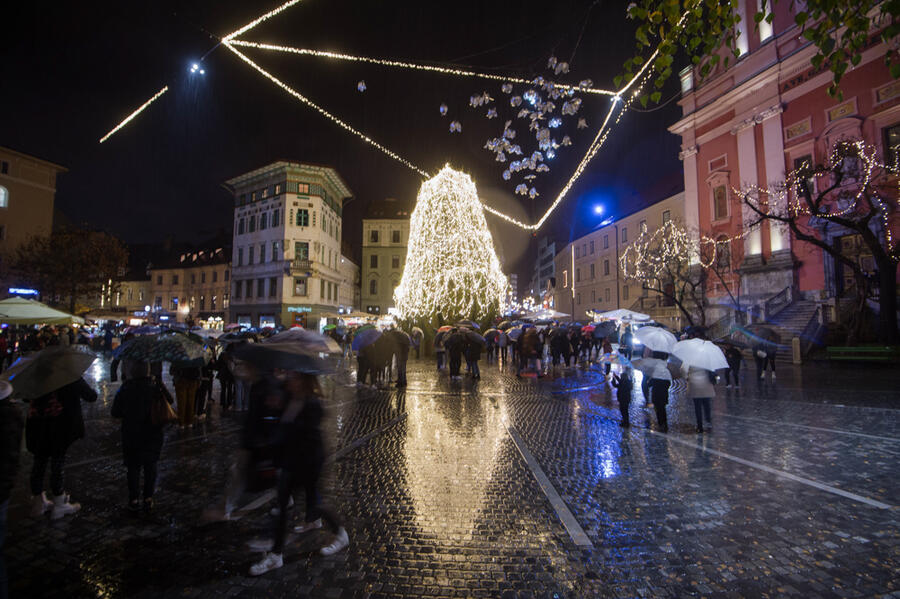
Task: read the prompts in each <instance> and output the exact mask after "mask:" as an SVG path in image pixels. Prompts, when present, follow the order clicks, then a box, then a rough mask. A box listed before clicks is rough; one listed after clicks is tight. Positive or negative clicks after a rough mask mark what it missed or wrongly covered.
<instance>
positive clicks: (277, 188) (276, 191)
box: [275, 183, 281, 195]
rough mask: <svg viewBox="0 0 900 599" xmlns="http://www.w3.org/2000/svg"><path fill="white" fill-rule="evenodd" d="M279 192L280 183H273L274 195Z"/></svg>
mask: <svg viewBox="0 0 900 599" xmlns="http://www.w3.org/2000/svg"><path fill="white" fill-rule="evenodd" d="M280 193H281V183H276V184H275V195H278V194H280Z"/></svg>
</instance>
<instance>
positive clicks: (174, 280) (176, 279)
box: [172, 275, 178, 285]
mask: <svg viewBox="0 0 900 599" xmlns="http://www.w3.org/2000/svg"><path fill="white" fill-rule="evenodd" d="M172 284H173V285H177V284H178V275H172Z"/></svg>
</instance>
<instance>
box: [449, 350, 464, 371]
mask: <svg viewBox="0 0 900 599" xmlns="http://www.w3.org/2000/svg"><path fill="white" fill-rule="evenodd" d="M460 366H462V354H461V353H459V352H450V376H459V367H460Z"/></svg>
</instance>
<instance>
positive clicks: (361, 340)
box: [350, 329, 381, 351]
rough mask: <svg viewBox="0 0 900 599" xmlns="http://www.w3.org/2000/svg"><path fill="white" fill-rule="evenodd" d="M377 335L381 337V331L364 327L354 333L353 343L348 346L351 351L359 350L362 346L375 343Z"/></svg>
mask: <svg viewBox="0 0 900 599" xmlns="http://www.w3.org/2000/svg"><path fill="white" fill-rule="evenodd" d="M379 337H381V331H379V330H378V329H366V330H364V331H360V332H359V333H357V334H356V337H354V338H353V343H352V344H351V345H350V348H351V349H352V350H353V351H359V350H361V349H362V348H364V347H367V346H369V345H372V344H373V343H375V342H376V341H377V340H378V338H379Z"/></svg>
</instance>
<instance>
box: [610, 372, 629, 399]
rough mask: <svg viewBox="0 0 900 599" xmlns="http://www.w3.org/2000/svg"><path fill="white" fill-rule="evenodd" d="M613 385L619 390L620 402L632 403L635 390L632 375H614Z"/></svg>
mask: <svg viewBox="0 0 900 599" xmlns="http://www.w3.org/2000/svg"><path fill="white" fill-rule="evenodd" d="M612 384H613V387H615V388H617V389H618V390H619V391H618V393H617V395H616V397H617V398H618V400H619V401H620V402H621V401H623V400H624V401H631V391H632V389H634V379H633V378H632V377H631V375H618V374H616V375H613V379H612Z"/></svg>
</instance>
